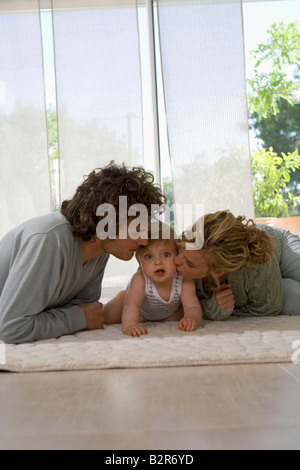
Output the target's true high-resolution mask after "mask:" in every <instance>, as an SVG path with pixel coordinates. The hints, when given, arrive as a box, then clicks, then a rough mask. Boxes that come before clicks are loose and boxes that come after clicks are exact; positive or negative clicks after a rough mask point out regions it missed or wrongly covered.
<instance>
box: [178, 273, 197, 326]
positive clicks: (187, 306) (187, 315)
mask: <svg viewBox="0 0 300 470" xmlns="http://www.w3.org/2000/svg"><path fill="white" fill-rule="evenodd" d="M181 301H182V306H183V313H184V317H183V318H182V320H180V322H179V323H178V328H179V329H180V330H182V331H194V330H196V328H197V327H198V325H199V324H200V323H201V321H202V308H201V305H200V302H199V300H198V297H197V295H196V286H195V284H194V281H193V280H186V279H184V280H183V281H182V293H181Z"/></svg>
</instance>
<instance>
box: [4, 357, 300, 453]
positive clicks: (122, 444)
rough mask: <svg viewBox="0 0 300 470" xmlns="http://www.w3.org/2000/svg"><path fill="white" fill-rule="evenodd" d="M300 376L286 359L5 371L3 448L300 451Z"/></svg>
mask: <svg viewBox="0 0 300 470" xmlns="http://www.w3.org/2000/svg"><path fill="white" fill-rule="evenodd" d="M284 367H285V365H284ZM295 367H297V366H295ZM291 370H292V369H291ZM297 374H298V369H296V370H295V369H293V370H292V373H291V371H288V367H287V368H286V369H284V368H283V367H282V366H281V365H276V364H270V365H267V364H266V365H255V364H252V365H237V366H234V365H232V366H210V367H186V368H182V367H179V368H161V369H120V370H103V371H83V372H56V373H55V372H53V373H37V374H0V416H1V423H0V449H10V448H11V449H16V448H18V449H23V448H24V449H48V448H49V449H51V448H53V449H54V448H55V449H64V448H65V449H69V448H70V449H73V448H77V449H79V448H80V449H91V448H93V449H153V450H155V449H157V450H158V449H161V450H162V449H178V450H180V449H217V448H220V449H255V448H257V449H276V448H281V449H299V448H300V432H299V431H300V406H299V392H300V381H298V380H296V378H297Z"/></svg>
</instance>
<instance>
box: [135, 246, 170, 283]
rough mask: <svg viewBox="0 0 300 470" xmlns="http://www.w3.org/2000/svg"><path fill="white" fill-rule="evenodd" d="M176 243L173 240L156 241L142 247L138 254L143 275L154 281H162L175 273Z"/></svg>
mask: <svg viewBox="0 0 300 470" xmlns="http://www.w3.org/2000/svg"><path fill="white" fill-rule="evenodd" d="M176 256H177V248H176V244H175V243H174V242H173V241H158V242H157V243H152V244H151V245H150V246H149V247H146V248H143V249H142V250H141V252H140V254H139V258H140V263H141V266H142V269H143V271H144V273H145V275H146V276H147V277H148V278H149V279H150V281H152V282H153V283H154V284H155V283H163V282H166V281H168V280H170V279H172V278H173V277H174V276H175V274H176V264H175V258H176Z"/></svg>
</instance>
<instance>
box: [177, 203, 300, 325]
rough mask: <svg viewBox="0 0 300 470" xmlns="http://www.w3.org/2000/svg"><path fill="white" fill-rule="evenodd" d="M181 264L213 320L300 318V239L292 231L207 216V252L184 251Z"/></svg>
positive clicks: (180, 269)
mask: <svg viewBox="0 0 300 470" xmlns="http://www.w3.org/2000/svg"><path fill="white" fill-rule="evenodd" d="M183 245H184V244H183ZM176 264H177V270H178V272H179V274H181V275H183V276H186V277H192V278H193V279H195V282H196V286H197V294H198V297H199V299H200V301H201V305H202V308H203V312H204V315H205V316H206V318H208V319H211V320H227V319H228V318H229V317H230V316H231V315H232V314H234V315H239V316H242V315H254V316H265V315H278V314H280V313H283V314H288V315H295V314H300V239H299V238H298V237H297V236H296V235H292V234H291V233H290V232H287V231H285V230H281V229H278V228H272V227H268V226H265V225H259V226H256V225H255V224H254V222H253V221H251V220H249V221H247V220H246V218H245V217H235V216H234V215H233V214H232V213H231V212H229V211H220V212H216V213H215V214H208V215H206V216H205V217H204V245H203V248H202V249H201V250H186V249H185V246H183V248H182V249H181V252H180V254H179V255H178V257H177V258H176Z"/></svg>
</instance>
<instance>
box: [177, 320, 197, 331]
mask: <svg viewBox="0 0 300 470" xmlns="http://www.w3.org/2000/svg"><path fill="white" fill-rule="evenodd" d="M197 326H198V323H197V322H196V320H195V319H194V318H191V317H183V318H182V320H180V322H179V323H178V328H179V329H180V330H181V331H194V330H196V328H197Z"/></svg>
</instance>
